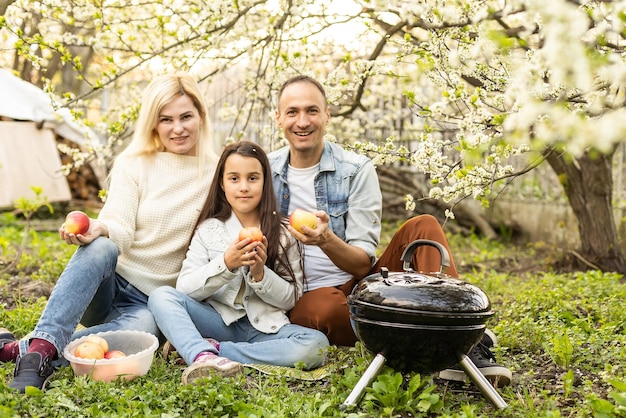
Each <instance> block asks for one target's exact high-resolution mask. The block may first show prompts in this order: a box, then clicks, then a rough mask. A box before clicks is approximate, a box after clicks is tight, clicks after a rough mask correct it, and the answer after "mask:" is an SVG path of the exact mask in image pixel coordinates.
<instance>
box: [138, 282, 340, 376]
mask: <svg viewBox="0 0 626 418" xmlns="http://www.w3.org/2000/svg"><path fill="white" fill-rule="evenodd" d="M148 306H149V308H150V310H151V311H152V313H153V315H154V318H155V319H156V321H157V324H158V325H159V328H160V329H161V331H162V332H163V334H164V335H165V337H166V338H167V339H168V340H169V341H170V343H171V344H172V345H173V346H174V347H176V351H177V352H178V354H179V355H180V356H181V357H182V358H183V359H184V360H185V362H186V363H187V364H192V363H193V361H194V359H195V358H196V356H197V355H198V354H200V353H201V352H203V351H211V352H213V353H215V354H218V352H217V350H216V348H215V347H214V346H213V345H212V344H210V343H209V342H208V341H206V340H205V339H204V338H213V339H215V340H217V341H219V342H220V345H219V346H220V348H219V355H220V356H222V357H226V358H228V359H230V360H233V361H236V362H239V363H244V364H246V363H247V364H273V365H277V366H286V367H293V366H295V365H300V364H301V365H303V367H304V368H305V369H312V368H315V367H319V366H321V365H322V364H324V360H325V356H326V348H327V347H328V339H327V338H326V336H325V335H324V334H323V333H322V332H320V331H317V330H314V329H311V328H306V327H302V326H300V325H294V324H287V325H283V326H282V327H281V328H280V330H279V331H278V332H277V333H275V334H265V333H263V332H261V331H259V330H257V329H256V328H254V327H253V326H252V325H251V324H250V321H249V320H248V317H247V316H244V317H243V318H241V319H239V320H238V321H237V322H234V323H232V324H230V325H226V324H225V323H224V321H223V320H222V317H221V315H220V314H219V313H218V312H217V311H216V310H215V309H214V308H213V307H212V306H211V305H210V304H209V303H204V302H199V301H197V300H195V299H193V298H191V297H189V296H187V295H186V294H184V293H182V292H180V291H178V290H176V289H173V288H171V287H167V286H164V287H160V288H158V289H156V290H154V291H153V292H152V293H151V294H150V298H149V300H148Z"/></svg>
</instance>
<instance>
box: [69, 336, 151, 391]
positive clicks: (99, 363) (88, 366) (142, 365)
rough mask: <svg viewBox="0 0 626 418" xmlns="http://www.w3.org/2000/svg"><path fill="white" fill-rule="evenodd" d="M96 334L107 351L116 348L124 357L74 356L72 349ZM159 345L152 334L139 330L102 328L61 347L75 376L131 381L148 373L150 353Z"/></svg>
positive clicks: (108, 380) (107, 380)
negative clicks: (107, 348) (97, 358)
mask: <svg viewBox="0 0 626 418" xmlns="http://www.w3.org/2000/svg"><path fill="white" fill-rule="evenodd" d="M93 335H97V336H99V337H102V338H104V339H105V340H106V341H107V343H108V344H109V351H111V350H120V351H122V352H123V353H124V354H126V356H125V357H118V358H111V359H107V358H104V359H99V360H95V359H88V358H82V357H76V356H75V355H74V350H75V349H76V347H78V345H80V344H81V343H82V342H84V341H85V340H86V339H87V338H89V337H90V336H93ZM158 346H159V340H158V339H157V337H156V336H154V335H152V334H150V333H148V332H143V331H130V330H120V331H105V332H98V333H95V334H90V335H86V336H84V337H81V338H79V339H76V340H74V341H72V342H70V343H69V344H68V345H67V346H66V347H65V349H64V350H63V357H65V358H66V359H67V360H68V361H69V362H70V366H71V367H72V370H73V371H74V373H75V374H76V375H77V376H89V377H90V378H91V379H93V380H101V381H104V382H112V381H114V380H117V379H123V380H132V379H134V378H136V377H138V376H143V375H144V374H146V373H148V370H150V366H151V365H152V360H153V359H154V352H155V351H156V349H157V347H158Z"/></svg>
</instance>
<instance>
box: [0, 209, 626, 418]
mask: <svg viewBox="0 0 626 418" xmlns="http://www.w3.org/2000/svg"><path fill="white" fill-rule="evenodd" d="M1 216H3V217H2V218H1V220H2V223H1V224H0V225H1V226H0V263H1V264H0V289H2V290H1V291H0V292H3V293H2V300H3V301H5V304H6V301H7V300H8V299H10V297H12V298H14V299H15V301H16V302H15V304H12V305H11V307H10V308H6V306H3V307H0V326H4V327H7V328H9V329H11V330H12V331H14V332H15V333H16V335H18V336H20V337H21V336H24V335H25V334H26V333H27V332H28V331H30V330H31V329H32V327H33V326H34V324H35V323H36V321H37V318H38V315H39V314H40V312H41V310H42V308H43V307H44V304H45V299H44V298H40V299H37V300H24V299H23V297H22V295H21V294H15V293H16V292H15V290H13V289H12V288H11V286H12V283H15V282H16V281H19V280H18V279H19V278H21V280H22V281H26V280H27V279H28V278H30V279H32V281H36V282H41V283H44V284H46V283H47V284H48V285H50V284H52V283H53V282H54V280H55V279H56V277H57V276H58V275H59V273H60V272H61V271H62V269H63V267H64V265H65V262H66V261H67V259H68V258H69V257H70V255H71V252H72V248H70V247H68V246H66V245H65V244H62V243H60V242H59V240H58V236H57V234H56V232H55V229H56V225H58V224H60V222H58V223H56V220H52V224H53V225H54V226H53V227H51V228H38V230H37V232H35V233H32V232H31V233H30V234H29V235H28V238H27V242H26V245H25V251H24V254H23V255H22V257H21V259H20V262H19V263H18V265H17V267H15V266H10V265H9V264H10V263H11V262H12V261H13V260H14V259H15V256H16V252H17V249H18V248H19V247H20V245H21V244H20V243H21V242H22V238H23V227H24V224H23V222H22V221H20V220H17V219H15V217H14V216H12V215H8V214H4V215H1ZM46 229H48V230H46ZM384 236H385V237H387V236H388V234H385V235H384ZM450 241H451V246H452V249H453V253H454V255H455V261H456V262H457V265H458V267H459V271H460V272H461V274H462V278H463V279H464V280H466V281H469V282H471V283H474V284H476V285H478V286H479V287H481V288H482V289H483V290H484V291H485V292H486V293H487V294H488V295H489V297H490V299H491V302H492V307H493V309H494V310H495V311H496V314H495V316H494V317H493V318H492V319H491V320H490V321H489V326H490V328H491V329H493V330H494V331H495V332H496V334H497V335H498V338H499V345H498V347H497V348H496V349H495V350H494V352H495V353H496V355H497V357H498V360H499V362H500V363H501V364H504V365H506V366H508V367H509V368H510V369H511V370H512V371H513V373H514V382H513V384H512V385H511V386H509V387H506V388H502V389H499V390H498V391H499V393H500V394H501V396H502V397H503V399H504V400H505V401H506V402H507V403H508V407H507V408H506V409H503V410H497V409H496V408H494V407H493V406H492V405H491V404H490V403H489V402H488V401H487V400H486V399H485V398H484V397H483V396H482V395H481V393H480V392H479V391H478V390H477V388H476V387H475V386H473V385H472V384H468V385H458V384H447V383H446V382H444V381H439V380H436V379H433V377H432V376H420V375H419V374H416V373H411V374H404V375H403V374H401V373H398V372H396V371H394V370H392V369H390V368H388V367H385V368H384V369H383V370H382V371H381V372H380V373H379V374H378V375H377V376H376V379H375V381H374V382H373V383H372V384H371V385H370V386H369V388H368V389H367V393H366V394H365V396H364V397H363V399H361V401H360V402H359V403H358V404H357V406H356V407H354V408H351V409H348V410H347V411H341V410H340V405H341V404H342V403H343V402H344V400H345V399H346V397H347V396H348V394H349V393H350V391H351V389H352V387H353V386H354V385H355V384H356V382H357V381H358V379H359V378H360V377H361V376H362V374H363V372H364V371H365V369H366V368H367V366H368V365H369V363H370V361H371V359H372V354H371V353H368V352H367V351H366V350H364V349H363V347H362V346H360V345H357V347H355V348H351V349H346V348H343V349H337V348H333V349H332V350H331V352H330V353H329V360H330V361H329V365H328V370H329V371H330V374H329V376H327V377H325V378H322V379H320V380H314V381H306V380H299V379H296V378H291V377H284V376H277V375H268V374H264V373H262V372H259V371H257V370H254V369H246V373H245V374H244V375H241V376H238V377H235V378H224V379H221V378H217V377H214V378H210V379H207V380H206V381H204V382H203V383H202V384H200V385H197V386H182V385H181V383H180V376H181V368H180V366H177V365H175V364H169V363H167V362H165V361H164V360H163V359H162V358H161V355H160V353H159V352H158V351H157V354H156V355H155V359H154V362H153V365H152V367H151V369H150V371H149V372H148V374H147V375H145V376H143V377H140V378H137V379H135V380H133V381H130V382H123V381H119V382H114V383H110V384H106V383H102V382H93V381H90V380H89V379H88V378H77V377H75V376H74V375H73V372H72V370H71V369H70V368H63V369H61V370H59V371H58V372H57V374H56V375H55V378H54V380H53V381H52V382H51V384H50V387H49V388H48V390H47V391H45V392H40V391H38V390H33V391H31V392H29V393H27V394H26V395H24V396H22V395H17V394H14V393H12V392H11V391H10V390H9V389H8V388H7V385H8V383H9V382H10V380H11V377H12V373H13V364H2V365H0V417H5V416H6V417H13V416H16V417H18V416H19V417H26V416H41V417H44V416H45V417H48V416H67V417H74V416H107V417H108V416H140V417H148V416H155V417H156V416H159V417H178V416H180V417H189V416H198V417H200V416H202V417H207V416H210V417H222V416H237V417H317V416H346V417H357V416H363V417H381V416H389V417H393V416H402V417H411V416H423V417H431V416H432V417H434V416H444V417H478V416H481V417H591V416H596V417H625V416H626V377H625V376H624V369H625V367H624V366H625V365H626V348H625V344H626V335H625V334H626V333H625V323H626V310H625V308H623V305H624V303H623V301H624V300H626V290H625V289H624V285H623V284H622V283H621V282H620V280H621V277H620V276H617V275H614V274H603V273H601V272H596V271H592V272H586V273H584V274H583V273H567V274H558V273H555V272H552V271H551V270H550V267H549V266H550V264H551V263H552V262H553V261H555V258H556V257H557V256H558V252H557V251H556V250H553V249H550V248H547V247H546V246H545V245H540V244H535V245H531V246H522V247H519V246H514V245H511V244H504V243H497V242H487V241H486V240H483V239H480V238H478V237H460V236H451V237H450Z"/></svg>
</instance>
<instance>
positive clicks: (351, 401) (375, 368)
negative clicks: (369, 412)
mask: <svg viewBox="0 0 626 418" xmlns="http://www.w3.org/2000/svg"><path fill="white" fill-rule="evenodd" d="M386 361H387V359H386V358H385V356H383V355H382V354H380V353H378V354H376V357H374V360H372V362H371V363H370V365H369V366H368V367H367V370H365V373H364V374H363V376H361V378H360V379H359V381H358V382H356V385H355V386H354V388H353V389H352V392H350V395H348V397H347V398H346V400H345V401H344V402H343V403H342V404H341V406H340V407H339V409H340V410H342V411H345V410H346V409H347V408H348V407H350V406H353V405H356V404H357V402H358V401H359V399H361V396H362V395H363V392H364V391H365V388H366V387H368V386H369V384H370V383H371V382H372V380H374V377H376V375H377V374H378V372H379V371H380V369H381V368H382V367H383V366H384V365H385V362H386ZM474 367H476V366H474Z"/></svg>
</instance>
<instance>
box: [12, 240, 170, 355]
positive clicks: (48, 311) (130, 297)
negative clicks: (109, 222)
mask: <svg viewBox="0 0 626 418" xmlns="http://www.w3.org/2000/svg"><path fill="white" fill-rule="evenodd" d="M116 265H117V247H116V246H115V244H114V243H113V242H112V241H111V240H110V239H108V238H105V237H99V238H97V239H95V240H94V241H93V242H91V243H90V244H89V245H83V246H80V247H79V248H78V249H77V250H76V252H75V253H74V255H72V258H71V259H70V261H69V263H68V264H67V266H66V267H65V270H64V271H63V273H62V274H61V277H59V280H58V281H57V283H56V285H55V286H54V289H53V290H52V294H51V295H50V298H49V299H48V303H47V304H46V307H45V309H44V311H43V314H42V315H41V318H40V319H39V322H38V323H37V325H36V327H35V329H34V331H33V332H32V333H30V334H29V335H28V340H30V339H32V338H41V339H44V340H46V341H49V342H51V343H52V344H54V346H55V347H56V349H57V353H58V355H59V357H61V356H62V354H63V349H64V348H65V346H66V345H67V344H68V343H69V342H70V341H71V340H74V339H76V338H80V337H82V336H85V335H88V334H92V333H96V332H102V331H112V330H129V329H130V330H138V331H146V332H149V333H152V334H154V335H157V336H158V335H159V331H158V328H157V326H156V322H155V321H154V317H153V316H152V314H151V313H150V311H149V310H148V305H147V304H148V296H147V295H145V294H144V293H142V292H140V291H139V290H137V289H135V288H134V287H133V286H132V285H131V284H129V283H128V282H127V281H126V280H124V278H123V277H121V276H120V275H118V274H117V273H115V266H116ZM79 322H80V323H81V324H82V325H84V326H85V327H87V328H86V329H82V330H80V331H76V332H75V330H76V327H77V326H78V324H79ZM28 340H26V339H25V340H23V341H22V343H21V351H22V354H23V351H24V349H25V348H26V346H27V342H28Z"/></svg>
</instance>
